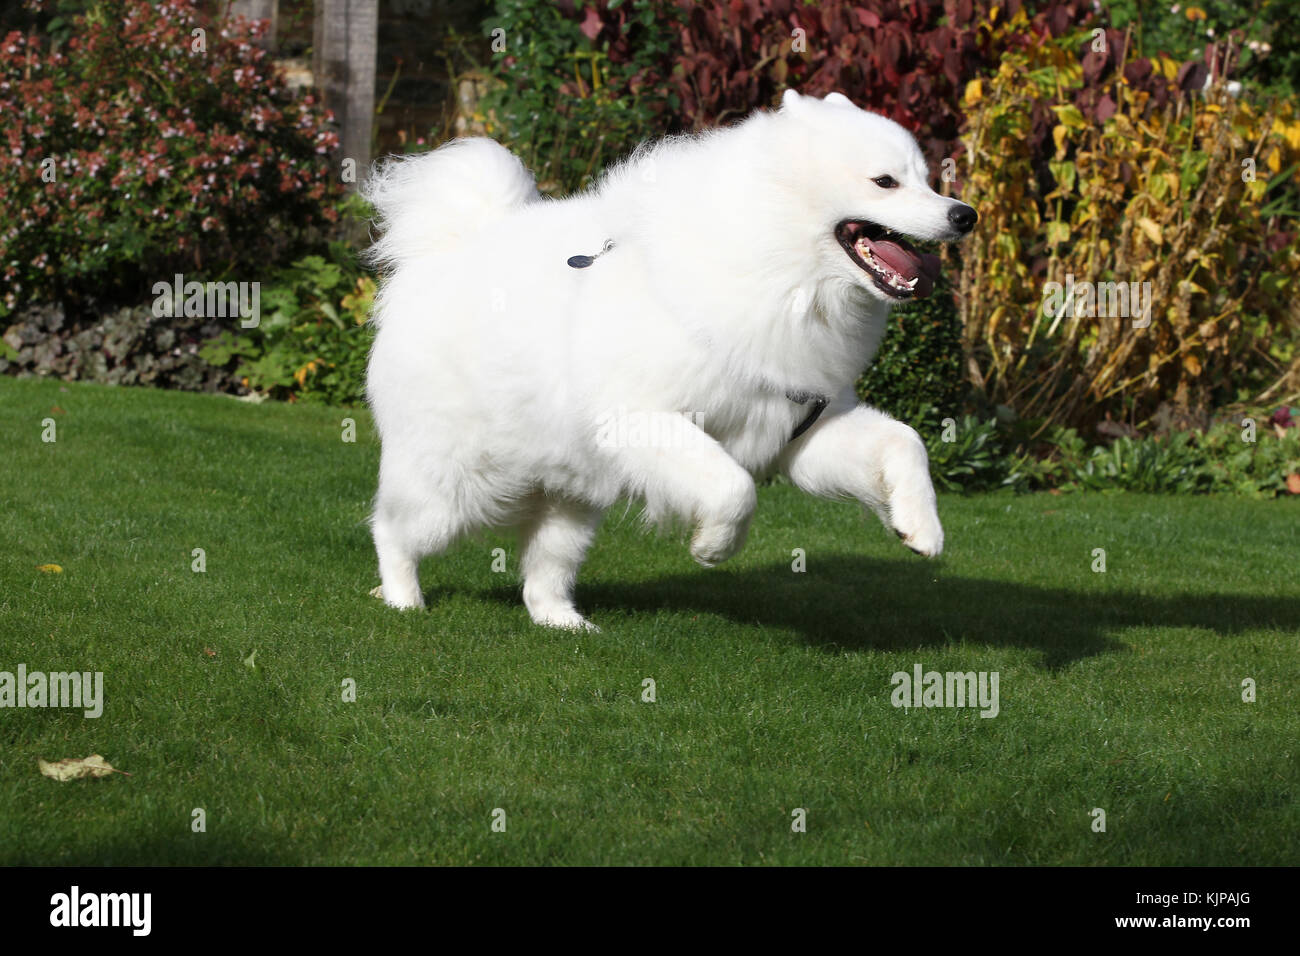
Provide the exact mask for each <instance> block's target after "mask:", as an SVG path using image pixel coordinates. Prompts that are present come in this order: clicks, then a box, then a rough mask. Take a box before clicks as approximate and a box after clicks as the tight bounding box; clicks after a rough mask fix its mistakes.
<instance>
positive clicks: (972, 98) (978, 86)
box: [966, 79, 984, 106]
mask: <svg viewBox="0 0 1300 956" xmlns="http://www.w3.org/2000/svg"><path fill="white" fill-rule="evenodd" d="M982 99H984V81H983V80H979V79H975V80H971V81H970V82H969V83H967V84H966V105H967V106H973V105H974V104H976V103H978V102H979V101H980V100H982Z"/></svg>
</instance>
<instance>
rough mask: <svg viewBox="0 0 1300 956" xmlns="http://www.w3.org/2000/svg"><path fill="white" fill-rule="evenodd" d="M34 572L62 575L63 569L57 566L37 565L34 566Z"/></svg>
mask: <svg viewBox="0 0 1300 956" xmlns="http://www.w3.org/2000/svg"><path fill="white" fill-rule="evenodd" d="M36 570H37V571H40V572H41V573H42V574H62V573H63V568H61V567H59V566H58V565H57V564H38V565H37V566H36Z"/></svg>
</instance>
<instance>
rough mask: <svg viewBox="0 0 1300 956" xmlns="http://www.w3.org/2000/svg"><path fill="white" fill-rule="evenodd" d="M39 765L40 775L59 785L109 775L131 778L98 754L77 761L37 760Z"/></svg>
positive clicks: (73, 758)
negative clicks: (84, 778) (55, 781)
mask: <svg viewBox="0 0 1300 956" xmlns="http://www.w3.org/2000/svg"><path fill="white" fill-rule="evenodd" d="M36 762H37V764H39V765H40V768H41V774H42V775H43V776H46V777H52V778H54V779H55V780H58V781H59V782H60V783H66V782H67V781H69V780H80V779H81V778H82V777H107V776H109V775H110V774H114V773H120V774H122V775H123V776H126V777H129V776H131V775H130V774H129V773H127V772H126V771H125V770H118V769H117V768H116V767H114V766H113V765H112V764H110V763H109V762H108V761H107V760H105V759H104V758H103V757H101V756H100V755H99V754H91V755H90V756H89V757H85V758H84V759H81V760H78V759H77V758H75V757H69V758H67V759H66V760H56V761H54V762H50V761H48V760H37V761H36Z"/></svg>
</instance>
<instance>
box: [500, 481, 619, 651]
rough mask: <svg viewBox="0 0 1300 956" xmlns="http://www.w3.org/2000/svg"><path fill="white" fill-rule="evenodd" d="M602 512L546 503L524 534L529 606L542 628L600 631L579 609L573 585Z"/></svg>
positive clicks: (522, 560) (523, 565)
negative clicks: (574, 599) (574, 596)
mask: <svg viewBox="0 0 1300 956" xmlns="http://www.w3.org/2000/svg"><path fill="white" fill-rule="evenodd" d="M600 516H601V510H600V509H599V508H594V507H592V506H590V505H586V504H581V503H579V502H575V501H569V500H565V499H561V498H552V497H545V498H542V499H541V500H540V501H539V503H538V506H537V510H536V511H535V512H534V513H533V514H532V515H530V516H529V517H528V518H527V519H526V520H525V521H524V523H523V524H522V525H520V528H519V543H520V558H519V565H520V569H521V570H522V572H523V577H524V606H525V607H527V608H528V614H529V616H530V617H531V618H532V619H533V622H534V623H536V624H542V625H545V626H547V627H563V628H572V629H575V630H579V629H585V630H589V631H598V630H600V628H598V627H596V625H594V624H592V623H591V622H590V621H588V620H587V619H586V618H585V617H583V616H582V615H581V614H579V613H578V610H577V608H576V607H574V605H573V582H574V579H575V578H576V577H577V575H578V568H579V567H581V566H582V561H583V559H584V558H585V557H586V555H587V548H588V546H590V544H591V540H592V538H594V537H595V535H596V526H597V525H599V524H600Z"/></svg>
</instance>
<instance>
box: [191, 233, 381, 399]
mask: <svg viewBox="0 0 1300 956" xmlns="http://www.w3.org/2000/svg"><path fill="white" fill-rule="evenodd" d="M374 295H375V280H374V279H373V278H372V277H371V275H370V274H369V273H368V272H367V271H366V270H365V269H364V268H363V267H362V266H361V264H360V263H359V262H358V260H357V258H356V256H355V255H354V254H353V253H352V252H351V250H350V249H349V248H348V247H347V246H346V245H345V244H343V243H340V242H335V243H331V244H330V247H329V254H328V257H326V256H319V255H309V256H305V257H304V258H302V259H300V260H298V261H297V262H295V263H293V264H292V265H290V266H288V267H286V268H284V269H281V270H280V271H279V272H277V273H276V275H275V276H274V278H273V279H272V280H271V281H270V282H269V283H268V284H267V285H266V286H265V287H264V288H263V289H262V293H261V305H262V310H261V312H262V315H261V322H260V324H259V325H258V326H257V327H256V328H253V329H241V330H239V331H238V332H232V331H229V330H227V331H224V332H222V333H221V334H220V335H219V336H218V337H216V338H215V339H213V340H212V341H210V342H209V343H207V344H206V345H205V346H204V347H203V348H202V349H201V350H200V352H199V354H200V356H201V357H202V358H203V359H204V360H206V361H208V362H210V363H211V364H212V365H214V366H216V367H218V368H221V369H223V370H225V371H227V372H228V373H230V374H232V375H233V376H234V377H235V378H236V379H238V380H239V382H240V383H241V384H242V385H243V386H244V387H245V388H249V389H252V390H253V391H255V392H258V393H260V394H264V395H267V396H269V397H272V398H279V399H287V400H289V401H307V402H313V403H323V404H328V405H357V404H360V403H361V402H362V401H364V398H365V373H366V362H367V359H368V357H369V354H370V344H371V342H372V340H373V338H374V335H373V330H372V329H371V327H370V326H369V325H368V324H367V319H368V318H369V316H370V306H371V304H372V302H373V300H374Z"/></svg>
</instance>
